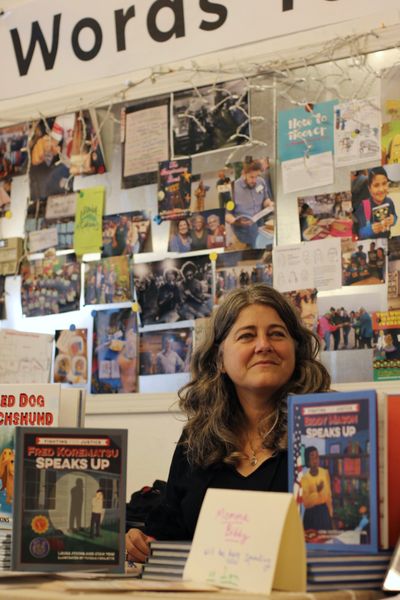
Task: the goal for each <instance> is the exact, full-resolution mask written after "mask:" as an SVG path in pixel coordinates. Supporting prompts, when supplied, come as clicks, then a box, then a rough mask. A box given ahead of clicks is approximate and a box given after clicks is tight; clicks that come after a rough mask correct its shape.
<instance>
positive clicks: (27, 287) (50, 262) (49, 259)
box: [21, 248, 81, 317]
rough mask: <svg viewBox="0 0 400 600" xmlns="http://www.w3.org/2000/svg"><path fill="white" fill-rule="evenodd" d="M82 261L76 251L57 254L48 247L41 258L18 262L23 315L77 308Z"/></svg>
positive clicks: (53, 312) (61, 311) (48, 313)
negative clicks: (78, 258)
mask: <svg viewBox="0 0 400 600" xmlns="http://www.w3.org/2000/svg"><path fill="white" fill-rule="evenodd" d="M80 294H81V263H80V262H78V261H77V260H76V256H75V254H64V255H62V256H57V254H56V252H55V250H54V249H53V248H51V249H50V250H48V251H47V252H46V253H45V255H44V258H41V259H38V260H31V261H27V260H26V261H24V262H23V263H22V266H21V302H22V313H23V314H24V315H25V316H26V317H38V316H42V315H54V314H58V313H64V312H69V311H73V310H79V299H80Z"/></svg>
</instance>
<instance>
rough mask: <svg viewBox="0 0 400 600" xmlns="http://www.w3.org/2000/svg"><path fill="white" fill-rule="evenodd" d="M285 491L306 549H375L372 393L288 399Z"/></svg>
mask: <svg viewBox="0 0 400 600" xmlns="http://www.w3.org/2000/svg"><path fill="white" fill-rule="evenodd" d="M288 419H289V435H288V439H289V442H288V444H289V448H288V449H289V490H293V493H294V495H295V498H296V502H297V504H298V507H299V511H300V514H301V516H302V519H303V526H304V531H305V540H306V543H307V546H308V548H309V549H325V550H336V551H340V552H376V551H377V549H378V502H377V497H378V491H377V489H378V488H377V419H376V393H375V391H374V390H366V391H357V392H327V393H323V394H304V395H293V396H289V415H288Z"/></svg>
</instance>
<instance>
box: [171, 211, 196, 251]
mask: <svg viewBox="0 0 400 600" xmlns="http://www.w3.org/2000/svg"><path fill="white" fill-rule="evenodd" d="M168 250H169V251H170V252H190V251H191V250H192V238H191V237H190V226H189V222H188V221H187V220H186V219H181V220H180V221H178V225H177V233H176V234H175V235H173V236H171V238H170V240H169V248H168Z"/></svg>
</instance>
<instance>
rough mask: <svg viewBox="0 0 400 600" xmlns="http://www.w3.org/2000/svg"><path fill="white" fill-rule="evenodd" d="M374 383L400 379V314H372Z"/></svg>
mask: <svg viewBox="0 0 400 600" xmlns="http://www.w3.org/2000/svg"><path fill="white" fill-rule="evenodd" d="M372 327H373V330H374V345H373V348H374V355H373V357H374V362H373V368H374V381H390V380H393V379H400V313H399V311H396V310H391V311H380V312H374V313H372Z"/></svg>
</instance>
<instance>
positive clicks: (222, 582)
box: [183, 489, 306, 594]
mask: <svg viewBox="0 0 400 600" xmlns="http://www.w3.org/2000/svg"><path fill="white" fill-rule="evenodd" d="M183 578H184V580H189V581H197V582H205V583H209V584H211V585H216V586H219V587H223V588H230V589H237V590H242V591H246V592H254V593H259V594H261V593H262V594H269V593H270V592H271V589H272V588H273V589H279V590H285V591H291V592H301V591H305V589H306V553H305V545H304V532H303V527H302V524H301V521H300V517H299V514H298V511H297V509H296V504H295V501H294V499H293V496H292V494H285V493H276V492H249V491H242V490H225V489H224V490H222V489H221V490H220V489H209V490H208V491H207V494H206V497H205V499H204V502H203V506H202V508H201V512H200V516H199V520H198V523H197V527H196V531H195V535H194V539H193V543H192V548H191V551H190V554H189V557H188V560H187V562H186V566H185V570H184V576H183Z"/></svg>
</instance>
